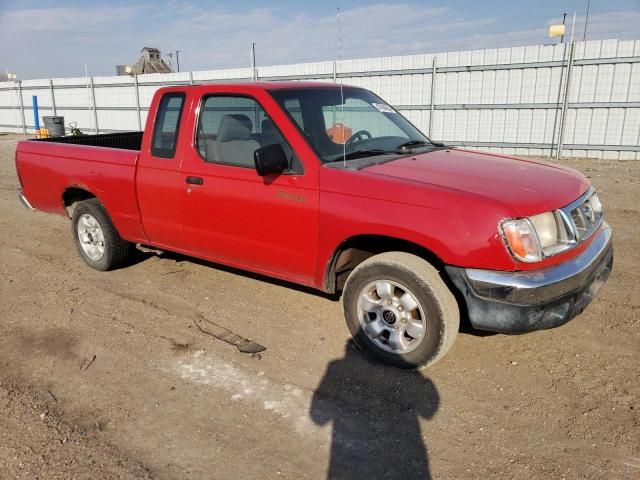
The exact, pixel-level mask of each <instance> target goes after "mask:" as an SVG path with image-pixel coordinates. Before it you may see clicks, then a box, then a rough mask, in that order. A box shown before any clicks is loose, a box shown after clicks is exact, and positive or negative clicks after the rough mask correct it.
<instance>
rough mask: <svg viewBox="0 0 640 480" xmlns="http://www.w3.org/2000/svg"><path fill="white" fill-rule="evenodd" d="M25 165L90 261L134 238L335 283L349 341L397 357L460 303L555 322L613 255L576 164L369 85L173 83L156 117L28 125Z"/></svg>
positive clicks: (453, 319) (311, 282) (40, 201)
mask: <svg viewBox="0 0 640 480" xmlns="http://www.w3.org/2000/svg"><path fill="white" fill-rule="evenodd" d="M16 168H17V171H18V176H19V178H20V183H21V186H22V191H21V194H20V196H21V199H22V202H23V203H24V204H25V205H26V206H27V207H29V208H32V209H38V210H42V211H45V212H52V213H58V214H66V215H68V216H69V217H71V223H72V234H73V239H74V241H75V243H76V245H77V247H78V251H79V253H80V256H81V257H82V258H83V260H84V261H85V262H86V263H87V264H88V265H89V266H91V267H93V268H95V269H98V270H110V269H113V268H116V267H118V266H119V265H121V264H122V262H123V260H125V258H126V257H127V255H128V254H129V253H130V251H131V248H132V246H133V245H135V244H139V245H142V246H152V247H154V248H156V249H161V250H167V251H174V252H179V253H182V254H186V255H191V256H194V257H199V258H202V259H206V260H209V261H212V262H216V263H218V264H225V265H230V266H233V267H237V268H240V269H245V270H250V271H253V272H257V273H260V274H264V275H267V276H271V277H276V278H279V279H284V280H287V281H289V282H293V283H297V284H302V285H306V286H310V287H313V288H315V289H318V290H321V291H323V292H328V293H334V294H336V296H337V295H338V294H341V296H342V303H343V308H344V316H345V319H346V322H347V324H348V326H349V329H350V331H351V332H352V334H353V336H354V339H355V341H356V343H357V344H358V345H359V346H360V347H361V348H362V349H363V350H364V351H366V352H367V353H369V354H371V355H373V356H374V357H375V358H377V359H378V360H380V361H383V362H386V363H389V364H392V365H396V366H400V367H408V368H411V367H416V366H421V365H429V364H432V363H434V362H435V361H437V360H438V359H439V358H441V357H442V356H443V355H444V354H445V353H446V352H447V350H448V349H449V348H450V347H451V345H452V343H453V341H454V339H455V337H456V334H457V333H458V329H459V324H460V319H461V318H463V319H465V318H466V319H468V320H469V321H470V323H471V325H472V326H473V327H475V328H478V329H484V330H490V331H496V332H507V333H509V332H510V333H522V332H527V331H531V330H537V329H544V328H550V327H555V326H557V325H561V324H563V323H565V322H567V321H568V320H570V319H571V318H573V317H574V316H576V315H577V314H579V313H580V312H581V311H582V310H583V309H584V308H585V306H586V305H587V304H588V303H589V302H590V301H591V299H592V298H593V297H594V295H595V294H596V292H597V290H598V289H599V288H600V287H601V286H602V284H603V283H604V282H605V281H606V279H607V278H608V276H609V273H610V271H611V267H612V263H613V248H612V243H611V229H610V227H609V226H608V225H607V224H606V223H605V222H604V220H603V213H602V206H601V204H600V201H599V199H598V196H597V194H596V192H595V191H594V189H593V188H592V187H591V186H590V184H589V181H588V180H587V179H586V178H585V177H584V176H583V175H582V174H580V173H578V172H576V171H574V170H572V169H569V168H565V167H562V166H559V165H555V164H548V163H543V162H538V161H533V160H525V159H519V158H512V157H506V156H501V155H492V154H488V153H481V152H474V151H468V150H463V149H458V148H455V149H454V148H449V147H447V146H445V145H443V144H440V143H436V142H433V141H431V140H429V139H428V138H427V137H426V136H425V135H424V134H422V133H421V132H420V131H419V130H418V129H417V128H416V127H414V126H413V125H412V124H411V123H410V122H409V121H408V120H407V119H405V118H404V117H403V116H402V115H401V114H400V113H398V112H397V111H396V110H395V109H393V108H392V107H391V106H389V105H388V104H387V103H385V102H384V101H383V100H382V99H380V98H379V97H377V96H376V95H374V94H373V93H371V92H370V91H368V90H365V89H362V88H355V87H347V86H340V85H335V84H324V83H304V82H272V83H270V82H264V83H257V82H256V83H243V84H226V85H222V84H216V85H193V86H180V87H167V88H162V89H160V90H159V91H158V92H157V93H156V95H155V97H154V99H153V101H152V104H151V108H150V110H149V116H148V120H147V125H146V129H145V131H144V132H132V133H113V134H104V135H91V136H77V137H63V138H56V139H54V138H51V139H46V140H27V141H22V142H19V143H18V146H17V150H16Z"/></svg>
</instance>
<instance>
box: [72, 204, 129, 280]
mask: <svg viewBox="0 0 640 480" xmlns="http://www.w3.org/2000/svg"><path fill="white" fill-rule="evenodd" d="M83 215H90V216H91V217H93V218H94V219H95V220H96V221H97V223H98V224H99V227H100V229H101V231H102V236H103V238H104V242H102V243H104V253H103V254H102V256H101V257H100V258H99V259H93V258H91V257H90V256H89V255H88V254H87V253H86V252H85V251H84V249H83V247H82V245H81V241H80V239H79V238H78V222H79V221H80V219H81V218H82V217H83ZM71 232H72V233H71V234H72V235H73V241H74V243H75V244H76V248H77V249H78V252H79V253H80V256H81V257H82V259H83V260H84V262H85V263H86V264H87V265H89V266H90V267H91V268H94V269H96V270H100V271H102V272H104V271H107V270H113V269H115V268H117V267H119V266H120V265H122V264H123V263H124V261H125V260H126V259H127V257H128V256H129V255H130V253H131V246H132V244H131V243H129V242H127V241H126V240H124V239H123V238H122V237H121V236H120V234H119V233H118V231H117V230H116V227H115V226H114V225H113V223H112V222H111V219H110V218H109V215H108V214H107V212H106V211H105V209H104V207H103V206H102V204H101V203H100V201H99V200H98V199H97V198H90V199H88V200H84V201H82V202H78V203H77V204H76V206H75V208H74V209H73V216H72V218H71Z"/></svg>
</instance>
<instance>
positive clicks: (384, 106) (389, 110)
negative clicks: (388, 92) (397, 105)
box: [371, 103, 396, 113]
mask: <svg viewBox="0 0 640 480" xmlns="http://www.w3.org/2000/svg"><path fill="white" fill-rule="evenodd" d="M371 105H373V106H374V107H376V108H377V109H378V110H379V111H381V112H382V113H396V111H395V110H394V109H393V108H391V107H390V106H389V105H387V104H386V103H372V104H371Z"/></svg>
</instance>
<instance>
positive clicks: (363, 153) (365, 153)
mask: <svg viewBox="0 0 640 480" xmlns="http://www.w3.org/2000/svg"><path fill="white" fill-rule="evenodd" d="M399 153H402V152H397V151H395V150H382V149H380V148H375V149H371V150H356V151H355V152H349V153H347V154H346V155H340V156H339V157H336V158H333V159H331V160H329V162H339V161H341V160H342V159H343V158H344V160H355V159H356V158H366V157H374V156H376V155H389V154H399Z"/></svg>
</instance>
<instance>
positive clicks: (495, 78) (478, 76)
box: [0, 40, 640, 160]
mask: <svg viewBox="0 0 640 480" xmlns="http://www.w3.org/2000/svg"><path fill="white" fill-rule="evenodd" d="M434 72H435V74H434ZM251 74H252V72H251V68H241V69H226V70H210V71H198V72H182V73H174V74H152V75H140V76H137V77H130V76H113V77H80V78H55V79H42V80H24V81H22V82H4V83H0V130H3V131H8V132H23V131H27V132H32V131H33V125H34V121H33V112H32V108H31V104H32V96H33V95H37V96H38V104H39V108H40V115H41V116H44V115H53V114H56V115H62V116H64V117H65V123H66V124H67V126H68V125H69V124H70V123H71V122H77V126H78V127H79V128H80V129H81V130H82V131H84V132H95V131H99V132H108V131H128V130H140V129H141V128H143V127H144V124H145V121H146V116H147V111H148V107H149V104H150V102H151V98H152V96H153V93H154V92H155V91H156V89H158V88H159V87H161V86H164V85H175V84H189V83H207V82H223V81H227V80H228V81H237V80H248V79H250V78H251ZM258 75H259V77H260V79H261V80H265V79H268V80H284V79H287V80H324V81H329V82H334V81H342V82H344V84H350V85H357V86H362V87H365V88H368V89H370V90H372V91H373V92H375V93H377V94H378V95H380V96H381V97H382V98H384V99H385V100H387V101H388V102H389V103H391V104H392V105H394V106H395V107H396V108H397V109H398V110H400V111H401V112H402V113H403V114H404V115H405V116H407V117H408V118H409V119H410V120H411V121H412V122H413V123H414V124H415V125H416V126H418V127H419V128H420V129H421V130H422V131H424V132H425V133H426V134H427V135H429V136H430V137H431V138H432V139H434V140H438V141H443V142H445V143H448V144H452V145H463V146H468V147H472V148H477V149H480V150H487V151H492V152H498V153H506V154H515V155H550V154H553V155H556V154H557V148H558V143H559V142H561V144H562V154H563V155H564V156H574V157H594V158H608V159H621V160H640V40H627V41H619V40H598V41H590V42H576V43H575V44H574V47H573V48H571V46H570V45H567V44H564V45H533V46H526V47H511V48H498V49H487V50H473V51H463V52H447V53H439V54H424V55H406V56H395V57H380V58H365V59H353V60H343V61H340V62H333V61H327V62H315V63H301V64H293V65H276V66H265V67H260V68H259V69H258ZM567 79H569V82H568V85H567ZM432 93H433V95H432ZM565 94H566V102H565ZM41 123H42V122H41Z"/></svg>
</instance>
